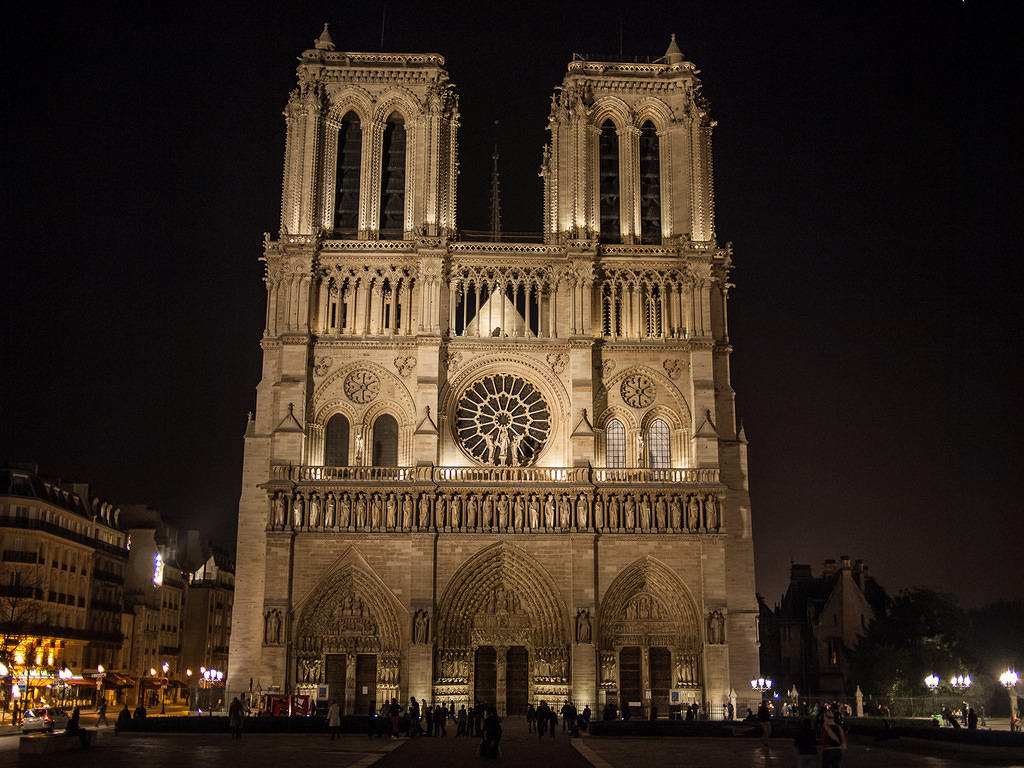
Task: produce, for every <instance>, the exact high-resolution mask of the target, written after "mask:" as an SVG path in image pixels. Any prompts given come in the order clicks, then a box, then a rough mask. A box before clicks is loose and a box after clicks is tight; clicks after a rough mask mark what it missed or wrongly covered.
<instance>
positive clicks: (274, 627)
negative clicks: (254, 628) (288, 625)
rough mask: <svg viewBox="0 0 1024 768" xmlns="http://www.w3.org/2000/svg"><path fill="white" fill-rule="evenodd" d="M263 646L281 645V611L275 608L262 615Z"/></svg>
mask: <svg viewBox="0 0 1024 768" xmlns="http://www.w3.org/2000/svg"><path fill="white" fill-rule="evenodd" d="M263 644H264V645H280V644H281V611H280V610H278V609H277V608H272V609H270V610H269V611H265V612H264V613H263Z"/></svg>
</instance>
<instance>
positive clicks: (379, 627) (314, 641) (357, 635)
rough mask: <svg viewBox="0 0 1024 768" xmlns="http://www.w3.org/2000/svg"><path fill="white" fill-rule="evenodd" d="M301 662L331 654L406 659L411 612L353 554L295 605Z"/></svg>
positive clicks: (359, 557)
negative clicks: (403, 649) (401, 655)
mask: <svg viewBox="0 0 1024 768" xmlns="http://www.w3.org/2000/svg"><path fill="white" fill-rule="evenodd" d="M294 615H295V616H296V621H295V626H294V630H293V640H294V643H295V646H294V647H295V649H296V657H297V658H298V659H299V660H301V659H316V658H320V657H321V656H322V655H323V654H326V653H357V652H365V653H380V654H385V655H389V656H393V657H397V656H398V655H400V654H401V650H402V648H403V647H404V646H405V644H406V642H407V641H408V638H407V637H405V629H406V626H407V625H408V624H409V616H408V611H406V610H405V608H404V607H403V606H402V604H401V603H400V602H399V600H398V598H396V597H395V595H394V593H393V592H392V591H391V589H390V588H389V587H388V586H387V584H386V583H384V581H383V580H382V579H381V578H380V577H379V576H378V575H377V574H376V573H375V572H374V571H373V569H372V568H371V567H370V566H369V564H368V563H367V562H366V561H365V560H364V559H363V558H362V557H361V556H360V555H359V554H358V553H357V552H356V551H355V550H354V549H353V548H351V547H350V548H349V549H348V550H347V551H346V552H345V554H344V555H342V557H341V558H340V559H339V560H338V561H337V562H336V563H335V565H334V566H333V567H332V568H331V569H330V571H329V572H328V573H327V575H326V576H324V577H323V578H322V579H321V580H320V582H319V583H318V584H317V585H316V586H315V587H313V589H311V590H310V592H309V594H307V595H306V596H305V597H304V598H303V599H302V600H301V601H299V602H298V603H297V604H296V605H295V609H294Z"/></svg>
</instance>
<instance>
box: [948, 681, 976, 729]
mask: <svg viewBox="0 0 1024 768" xmlns="http://www.w3.org/2000/svg"><path fill="white" fill-rule="evenodd" d="M949 684H950V685H951V686H953V688H954V690H957V691H959V692H960V695H961V696H963V700H964V712H963V716H964V725H965V726H967V725H968V722H967V709H968V707H967V689H968V688H970V687H971V676H970V675H953V676H952V677H951V678H950V679H949Z"/></svg>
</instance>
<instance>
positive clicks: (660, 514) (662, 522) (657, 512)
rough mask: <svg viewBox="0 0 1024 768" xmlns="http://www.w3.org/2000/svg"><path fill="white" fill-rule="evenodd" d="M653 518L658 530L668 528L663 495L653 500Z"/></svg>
mask: <svg viewBox="0 0 1024 768" xmlns="http://www.w3.org/2000/svg"><path fill="white" fill-rule="evenodd" d="M654 519H655V521H656V522H657V526H658V530H659V531H664V530H665V529H666V528H668V505H667V504H665V497H664V496H659V497H658V500H657V501H656V502H654Z"/></svg>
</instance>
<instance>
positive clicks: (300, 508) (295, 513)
mask: <svg viewBox="0 0 1024 768" xmlns="http://www.w3.org/2000/svg"><path fill="white" fill-rule="evenodd" d="M305 516H306V500H305V499H303V498H302V494H301V493H297V494H295V501H294V502H293V503H292V526H294V527H295V528H301V527H302V520H303V518H304V517H305Z"/></svg>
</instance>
